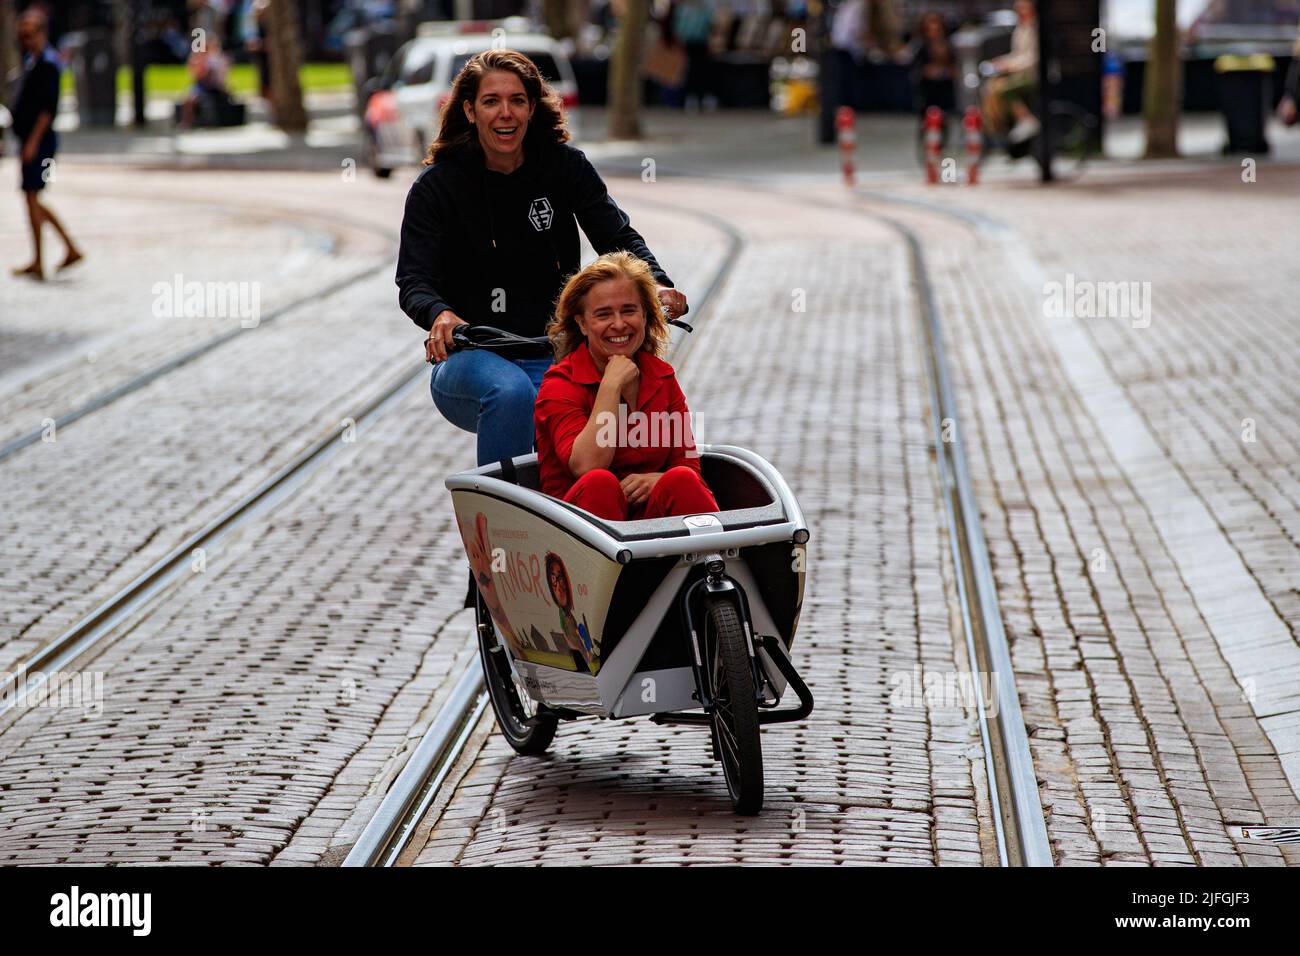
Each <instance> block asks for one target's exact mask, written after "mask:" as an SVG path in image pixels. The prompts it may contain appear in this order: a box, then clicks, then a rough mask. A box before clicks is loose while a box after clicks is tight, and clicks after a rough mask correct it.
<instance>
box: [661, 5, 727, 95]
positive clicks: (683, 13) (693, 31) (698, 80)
mask: <svg viewBox="0 0 1300 956" xmlns="http://www.w3.org/2000/svg"><path fill="white" fill-rule="evenodd" d="M669 16H670V17H671V18H672V35H673V37H675V38H676V40H677V41H678V42H679V43H681V44H682V45H683V46H684V47H685V48H686V90H685V100H684V101H683V104H682V105H683V107H689V106H690V103H691V100H692V99H694V100H695V103H696V104H697V108H698V109H699V110H700V111H701V112H703V111H704V109H705V105H706V101H709V102H711V103H712V105H713V106H715V107H716V106H717V97H716V96H715V95H714V93H713V54H712V53H711V52H709V37H710V36H712V35H713V5H712V4H710V3H705V2H704V0H681V2H677V3H674V4H673V6H672V10H671V12H670V14H669Z"/></svg>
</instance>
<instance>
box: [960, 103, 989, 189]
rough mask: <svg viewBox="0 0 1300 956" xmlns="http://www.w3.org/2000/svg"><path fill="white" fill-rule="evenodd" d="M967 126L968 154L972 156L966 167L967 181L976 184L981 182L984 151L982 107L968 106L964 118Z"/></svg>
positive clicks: (964, 123) (972, 184)
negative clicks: (980, 173)
mask: <svg viewBox="0 0 1300 956" xmlns="http://www.w3.org/2000/svg"><path fill="white" fill-rule="evenodd" d="M961 125H962V126H964V127H965V128H966V154H967V155H968V156H969V157H970V166H968V167H967V169H966V183H967V184H968V185H970V186H974V185H976V184H977V183H978V182H979V169H980V158H981V156H982V154H983V152H984V135H983V133H982V132H981V131H980V108H979V107H978V106H968V107H966V118H965V119H964V120H962V123H961Z"/></svg>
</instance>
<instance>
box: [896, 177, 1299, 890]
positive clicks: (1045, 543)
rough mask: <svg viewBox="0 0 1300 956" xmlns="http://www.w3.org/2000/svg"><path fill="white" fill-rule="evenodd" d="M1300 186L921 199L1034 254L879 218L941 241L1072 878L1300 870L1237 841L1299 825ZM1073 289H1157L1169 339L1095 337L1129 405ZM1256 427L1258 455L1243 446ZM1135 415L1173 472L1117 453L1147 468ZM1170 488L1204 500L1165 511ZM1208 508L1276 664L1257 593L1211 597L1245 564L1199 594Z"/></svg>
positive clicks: (1047, 779) (1117, 332)
mask: <svg viewBox="0 0 1300 956" xmlns="http://www.w3.org/2000/svg"><path fill="white" fill-rule="evenodd" d="M1298 178H1300V177H1297V174H1296V173H1295V171H1287V170H1280V169H1269V170H1267V171H1266V172H1265V179H1266V180H1267V181H1266V182H1265V181H1261V183H1257V184H1252V185H1245V184H1242V183H1241V182H1240V179H1239V176H1238V175H1237V173H1236V171H1227V170H1225V171H1219V172H1213V173H1202V174H1196V175H1191V176H1187V175H1184V176H1178V177H1174V178H1172V179H1164V180H1161V181H1151V180H1150V179H1146V178H1135V179H1133V180H1132V181H1125V180H1123V179H1114V180H1107V181H1104V182H1100V181H1099V182H1095V183H1092V184H1089V183H1088V181H1087V180H1086V179H1085V180H1084V181H1083V182H1081V183H1080V184H1078V185H1076V186H1074V187H1071V188H1065V189H1060V190H1052V191H1046V192H1045V191H1042V190H1039V189H1034V188H1023V187H1015V186H1004V187H988V188H985V187H981V189H980V190H956V189H953V190H950V191H947V192H943V193H935V192H934V191H930V192H928V193H927V192H923V191H920V190H903V191H902V193H903V195H904V196H906V197H909V198H919V199H922V200H924V201H928V202H935V203H941V204H951V205H952V206H955V207H958V208H959V209H962V210H970V211H975V212H978V213H982V214H985V215H991V216H994V217H996V218H997V219H998V220H1001V221H1003V222H1005V223H1007V224H1009V225H1010V226H1011V227H1012V228H1011V232H1010V233H1009V235H1011V236H1013V237H1014V238H1013V240H1012V241H1006V240H1005V238H1003V237H999V236H998V235H996V234H989V233H980V232H977V231H975V230H973V229H972V228H971V227H970V226H969V225H968V224H962V223H959V222H957V221H955V220H952V219H943V218H942V217H937V216H935V215H932V214H928V213H922V212H918V211H914V210H907V209H906V208H904V207H899V206H890V205H887V204H873V205H872V208H874V209H876V210H878V211H880V212H882V213H885V214H887V215H891V216H894V217H895V218H899V219H902V220H904V221H907V222H909V223H910V224H912V225H913V226H914V227H915V228H917V229H918V230H919V231H921V233H922V234H923V236H924V238H925V243H926V248H927V255H928V258H929V262H930V266H931V269H932V272H933V274H934V277H935V280H936V291H937V294H938V296H939V305H940V308H941V310H942V313H943V316H944V321H945V325H946V329H947V337H948V341H949V343H950V349H951V352H952V356H953V362H954V369H953V371H954V374H955V377H956V387H957V392H958V396H959V399H960V401H961V408H962V415H963V419H964V423H965V437H966V451H967V454H968V456H969V457H970V460H971V463H972V471H973V474H974V478H975V481H976V491H977V496H978V498H979V500H980V502H981V506H982V508H983V510H984V513H985V514H984V520H985V530H986V533H987V536H988V541H989V547H990V551H991V554H992V557H993V561H994V567H995V574H996V578H997V584H998V590H999V599H1000V604H1001V608H1002V612H1003V615H1004V618H1005V620H1006V624H1007V631H1008V634H1009V636H1010V638H1011V641H1012V646H1013V659H1014V662H1015V665H1016V669H1017V681H1018V685H1019V688H1020V692H1021V698H1022V702H1023V704H1024V707H1025V717H1026V721H1027V722H1028V723H1029V725H1030V729H1031V746H1032V748H1033V752H1034V756H1035V763H1036V766H1037V768H1038V771H1039V777H1040V784H1041V792H1042V797H1043V801H1044V805H1045V809H1046V811H1047V813H1048V832H1049V835H1050V836H1051V838H1052V841H1053V847H1054V851H1055V853H1056V856H1057V860H1058V862H1060V863H1062V864H1073V863H1084V864H1096V863H1103V864H1129V863H1135V862H1136V863H1153V864H1158V865H1161V864H1168V865H1191V864H1199V865H1255V864H1280V863H1296V862H1298V861H1300V852H1298V851H1297V850H1296V849H1295V848H1294V847H1289V848H1281V849H1279V848H1276V847H1273V846H1270V845H1267V844H1261V843H1255V842H1248V841H1243V840H1240V839H1239V838H1238V837H1237V836H1236V834H1235V833H1234V830H1233V828H1234V827H1237V826H1241V825H1245V824H1288V823H1290V824H1294V822H1295V821H1296V820H1297V819H1300V804H1298V803H1297V799H1296V792H1295V790H1294V787H1295V784H1296V779H1297V777H1296V774H1295V773H1294V772H1292V773H1291V775H1290V780H1288V773H1287V765H1288V763H1289V762H1294V761H1295V760H1296V756H1295V754H1296V750H1297V749H1300V746H1298V745H1297V743H1296V741H1295V731H1294V727H1295V726H1296V723H1295V715H1296V711H1297V702H1296V698H1295V688H1296V686H1297V674H1296V670H1295V667H1294V664H1293V659H1294V657H1293V655H1294V651H1295V648H1294V642H1293V640H1288V639H1287V638H1286V637H1285V636H1283V637H1282V639H1281V640H1279V639H1278V638H1277V636H1276V635H1277V633H1278V632H1279V631H1282V628H1283V627H1285V629H1286V631H1283V634H1284V635H1285V634H1286V633H1288V632H1289V634H1290V635H1294V634H1295V629H1296V626H1297V625H1298V624H1300V609H1298V608H1297V604H1296V601H1295V595H1296V593H1297V591H1296V576H1295V569H1296V567H1298V566H1300V564H1297V560H1296V558H1297V555H1296V538H1295V532H1296V530H1297V522H1298V521H1300V519H1298V518H1297V510H1296V508H1295V501H1296V488H1297V487H1298V486H1297V484H1296V481H1295V477H1296V470H1297V466H1298V465H1300V455H1297V445H1296V423H1295V418H1294V415H1293V413H1292V409H1293V408H1294V381H1293V379H1294V376H1293V375H1292V374H1291V371H1292V369H1293V368H1294V366H1295V364H1296V358H1297V352H1296V346H1295V341H1294V336H1293V335H1288V334H1287V331H1286V327H1287V324H1288V321H1289V316H1290V313H1291V312H1292V311H1293V308H1292V303H1291V302H1290V300H1289V296H1290V291H1289V290H1290V289H1292V288H1294V286H1295V279H1296V278H1300V275H1298V274H1297V266H1296V261H1297V257H1296V252H1297V248H1296V239H1295V234H1294V230H1293V223H1294V219H1295V214H1296V212H1297V211H1300V210H1298V209H1297V207H1296V200H1295V196H1296V185H1297V180H1298ZM1067 274H1072V275H1073V277H1074V279H1075V280H1076V281H1079V280H1082V281H1093V282H1114V281H1149V282H1151V283H1152V288H1153V300H1152V301H1153V309H1152V321H1151V323H1150V326H1149V327H1148V328H1134V320H1135V321H1137V322H1138V323H1139V325H1140V323H1141V318H1140V317H1136V318H1135V319H1134V320H1130V318H1121V317H1109V318H1108V317H1104V316H1103V317H1100V318H1093V319H1079V320H1075V321H1078V322H1081V323H1082V326H1081V328H1082V329H1083V330H1084V331H1085V333H1086V339H1091V341H1092V342H1094V343H1095V347H1096V348H1097V349H1098V350H1099V352H1100V354H1101V356H1102V357H1103V360H1104V363H1105V364H1106V366H1107V367H1108V370H1109V372H1110V374H1111V375H1113V377H1114V379H1115V380H1116V382H1117V383H1118V385H1119V386H1120V388H1121V390H1122V391H1120V392H1119V393H1115V392H1114V390H1113V389H1112V390H1111V391H1110V392H1108V393H1106V395H1107V399H1106V401H1104V402H1103V401H1101V398H1100V396H1101V395H1102V393H1101V392H1097V393H1096V394H1097V396H1098V397H1097V398H1093V397H1089V398H1088V399H1087V400H1084V399H1083V398H1082V397H1081V396H1080V394H1079V392H1078V390H1077V387H1076V386H1077V385H1078V384H1079V382H1080V381H1081V379H1080V375H1081V374H1083V373H1082V372H1081V369H1082V367H1083V365H1084V358H1085V356H1084V355H1082V354H1064V355H1063V354H1062V352H1061V350H1060V349H1059V347H1057V348H1054V346H1053V341H1052V340H1053V336H1057V337H1058V338H1059V336H1060V335H1061V333H1060V332H1059V331H1057V332H1053V331H1052V327H1051V326H1050V324H1049V323H1048V320H1047V319H1045V318H1044V287H1043V282H1044V281H1057V282H1061V283H1064V282H1065V277H1066V275H1067ZM1067 321H1069V320H1067ZM1071 331H1077V329H1072V330H1071ZM1086 339H1085V343H1086ZM1098 387H1100V385H1099V386H1098ZM1248 417H1253V418H1254V419H1255V421H1256V427H1257V430H1258V439H1257V440H1256V441H1255V442H1249V441H1243V440H1242V438H1243V430H1242V429H1243V419H1245V418H1248ZM1135 418H1136V419H1137V420H1138V421H1139V422H1140V423H1141V424H1142V425H1145V427H1146V428H1147V429H1149V432H1150V434H1151V435H1153V436H1155V441H1156V442H1157V443H1158V445H1159V447H1158V448H1157V449H1156V454H1157V456H1158V457H1152V456H1150V455H1147V456H1146V457H1143V458H1141V459H1137V458H1134V456H1133V453H1127V458H1124V457H1121V458H1117V457H1116V451H1117V450H1118V452H1119V453H1120V455H1121V456H1123V455H1125V453H1126V449H1125V447H1124V444H1123V442H1122V441H1120V440H1119V439H1118V438H1117V435H1118V434H1119V432H1118V431H1117V430H1119V429H1124V432H1123V435H1124V436H1125V438H1126V439H1127V438H1128V437H1129V436H1130V435H1131V434H1132V429H1133V427H1134V421H1133V419H1135ZM1117 442H1119V443H1118V444H1116V443H1117ZM1161 451H1162V452H1163V456H1159V452H1161ZM1165 473H1168V475H1169V476H1170V478H1171V479H1175V480H1176V479H1178V478H1179V476H1181V479H1182V480H1185V481H1186V484H1187V486H1189V487H1190V488H1191V489H1192V493H1193V494H1194V496H1195V498H1196V499H1197V500H1196V501H1174V502H1165V501H1160V500H1152V499H1151V498H1150V497H1147V498H1144V497H1143V489H1145V488H1147V487H1149V486H1150V483H1151V482H1153V481H1157V480H1160V476H1162V475H1165ZM1166 487H1171V486H1170V485H1166ZM1172 487H1178V485H1177V484H1174V485H1172ZM1201 504H1203V505H1204V507H1205V508H1206V509H1207V510H1208V513H1209V514H1210V515H1211V516H1212V519H1213V521H1214V522H1215V523H1217V527H1218V530H1217V531H1216V530H1215V529H1214V528H1210V529H1209V530H1210V531H1211V532H1213V533H1214V534H1216V535H1217V534H1222V535H1224V536H1226V538H1227V539H1228V540H1229V541H1230V542H1231V550H1232V551H1234V552H1235V554H1236V556H1237V557H1238V558H1239V559H1240V562H1241V563H1242V565H1244V567H1245V569H1247V571H1248V574H1249V576H1250V578H1251V579H1253V588H1248V589H1247V590H1253V589H1255V588H1257V589H1258V592H1257V593H1258V594H1262V595H1263V596H1264V597H1265V598H1266V599H1267V607H1269V608H1271V609H1272V610H1273V611H1274V612H1275V613H1276V623H1277V625H1278V626H1277V627H1274V628H1271V629H1267V628H1266V630H1267V633H1268V634H1269V635H1270V641H1268V642H1264V641H1258V640H1257V641H1256V642H1255V643H1256V645H1257V646H1256V647H1254V648H1247V649H1245V650H1243V649H1242V648H1241V646H1240V644H1241V641H1239V640H1238V639H1237V634H1236V632H1237V631H1238V630H1239V629H1249V630H1250V631H1254V632H1256V633H1260V631H1259V628H1260V627H1261V626H1263V625H1261V622H1259V621H1258V620H1253V619H1248V618H1246V617H1245V616H1243V612H1242V611H1241V610H1240V608H1241V607H1242V605H1241V601H1242V599H1243V597H1248V595H1241V594H1235V595H1224V594H1218V593H1214V590H1213V588H1212V587H1207V586H1206V585H1205V578H1206V577H1208V578H1210V579H1211V580H1212V579H1213V578H1215V577H1216V576H1219V575H1229V574H1231V573H1232V571H1233V568H1232V567H1230V566H1229V564H1230V563H1231V562H1229V563H1227V564H1223V565H1222V566H1220V567H1219V569H1218V570H1216V569H1215V567H1205V568H1203V569H1202V570H1201V571H1200V572H1199V574H1200V578H1199V579H1198V577H1197V575H1195V574H1192V575H1189V568H1193V567H1194V566H1195V565H1196V563H1197V562H1198V561H1202V562H1203V561H1209V560H1217V555H1218V554H1219V552H1218V551H1215V550H1214V549H1212V548H1210V544H1211V542H1208V541H1205V539H1204V538H1202V539H1199V540H1201V541H1204V544H1202V545H1198V544H1197V543H1196V539H1187V537H1186V534H1185V533H1183V534H1178V533H1179V532H1187V533H1190V532H1192V531H1200V532H1202V533H1203V532H1204V531H1205V529H1203V528H1200V529H1197V528H1194V527H1193V526H1192V525H1189V524H1188V523H1187V522H1188V521H1189V520H1190V519H1189V518H1188V517H1187V515H1189V514H1194V511H1195V509H1194V508H1192V507H1191V506H1192V505H1196V506H1197V507H1199V505H1201ZM1171 515H1172V518H1171ZM1171 530H1172V532H1174V533H1175V534H1178V536H1177V537H1176V538H1174V539H1173V540H1170V533H1171ZM1223 550H1227V549H1226V548H1225V549H1223ZM1257 603H1262V602H1257ZM1256 617H1258V615H1256ZM1263 624H1264V625H1266V624H1268V622H1263ZM1243 661H1245V662H1248V663H1247V664H1246V665H1243ZM1243 666H1246V667H1247V669H1246V670H1245V671H1244V672H1243V670H1242V668H1243ZM1270 672H1272V673H1270ZM1256 684H1258V687H1256Z"/></svg>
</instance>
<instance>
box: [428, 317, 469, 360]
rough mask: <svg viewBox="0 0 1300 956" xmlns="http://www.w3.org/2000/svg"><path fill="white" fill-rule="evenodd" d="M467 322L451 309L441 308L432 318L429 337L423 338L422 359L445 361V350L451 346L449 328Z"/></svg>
mask: <svg viewBox="0 0 1300 956" xmlns="http://www.w3.org/2000/svg"><path fill="white" fill-rule="evenodd" d="M467 324H468V323H467V322H466V321H465V320H464V319H462V318H461V317H460V316H458V315H457V314H456V313H455V312H453V311H451V309H443V310H442V311H441V312H439V313H438V317H437V318H436V319H434V320H433V328H431V329H430V330H429V337H428V338H427V339H425V340H424V360H425V361H426V362H445V361H447V350H448V349H450V348H451V330H452V329H454V328H455V327H456V326H458V325H467Z"/></svg>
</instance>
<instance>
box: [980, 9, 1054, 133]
mask: <svg viewBox="0 0 1300 956" xmlns="http://www.w3.org/2000/svg"><path fill="white" fill-rule="evenodd" d="M1015 10H1016V18H1017V23H1016V28H1015V30H1013V31H1012V32H1011V52H1010V53H1007V54H1006V55H1004V56H999V57H994V58H993V59H992V60H991V61H990V65H991V66H992V67H993V69H994V71H995V73H996V75H995V76H994V77H993V78H992V79H991V80H990V81H989V89H988V94H987V95H986V96H985V98H984V104H983V107H982V108H983V111H984V121H985V123H986V124H988V125H989V126H990V127H991V128H993V129H1004V128H1005V127H1006V115H1007V110H1008V109H1009V110H1010V112H1011V115H1012V117H1013V118H1014V119H1015V124H1014V125H1013V126H1012V127H1011V129H1010V131H1009V132H1008V133H1007V139H1009V140H1010V141H1011V142H1013V143H1023V142H1025V141H1027V140H1030V139H1033V138H1034V137H1035V136H1037V135H1038V131H1039V129H1040V128H1041V125H1040V123H1039V122H1038V117H1036V116H1034V114H1033V112H1032V110H1031V109H1030V106H1029V104H1030V103H1031V102H1033V100H1034V99H1035V97H1036V96H1037V95H1038V9H1037V7H1036V6H1035V5H1034V0H1016V4H1015Z"/></svg>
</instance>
